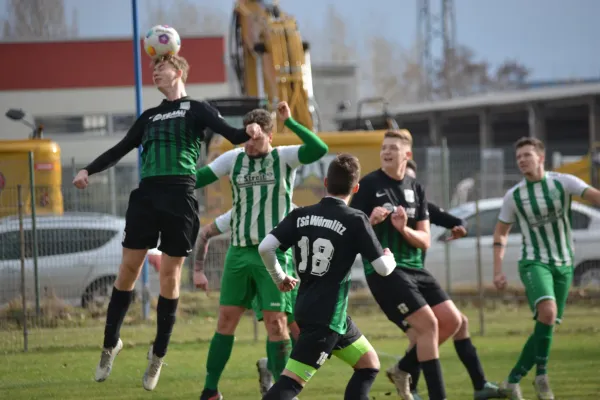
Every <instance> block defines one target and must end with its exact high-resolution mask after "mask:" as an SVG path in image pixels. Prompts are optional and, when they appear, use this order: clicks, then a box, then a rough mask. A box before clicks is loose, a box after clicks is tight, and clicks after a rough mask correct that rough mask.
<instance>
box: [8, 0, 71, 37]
mask: <svg viewBox="0 0 600 400" xmlns="http://www.w3.org/2000/svg"><path fill="white" fill-rule="evenodd" d="M65 11H66V10H65V4H64V1H63V0H8V1H7V3H6V15H7V18H6V19H5V20H4V26H3V29H2V36H3V38H4V39H5V40H6V39H19V40H29V39H63V38H68V37H73V36H77V34H78V29H77V26H78V25H77V20H76V17H77V12H76V11H74V13H73V18H74V19H73V21H70V22H69V21H67V18H66V16H65Z"/></svg>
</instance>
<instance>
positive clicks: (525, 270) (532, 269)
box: [519, 261, 573, 324]
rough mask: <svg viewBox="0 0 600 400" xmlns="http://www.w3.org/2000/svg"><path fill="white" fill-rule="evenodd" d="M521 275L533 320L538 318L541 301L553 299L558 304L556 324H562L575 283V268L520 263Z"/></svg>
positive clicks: (529, 262)
mask: <svg viewBox="0 0 600 400" xmlns="http://www.w3.org/2000/svg"><path fill="white" fill-rule="evenodd" d="M519 275H520V276H521V281H522V282H523V285H524V286H525V294H526V295H527V301H528V302H529V307H531V310H532V311H533V314H534V316H533V318H534V319H536V318H537V305H538V303H539V302H540V301H543V300H548V299H552V300H554V301H555V302H556V309H557V313H556V322H557V323H559V324H560V323H561V322H562V316H563V312H564V311H565V306H566V304H567V298H568V297H569V289H570V288H571V282H572V281H573V267H572V266H570V265H568V266H563V267H555V266H552V265H548V264H544V263H541V262H538V261H521V262H519Z"/></svg>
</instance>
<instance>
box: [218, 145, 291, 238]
mask: <svg viewBox="0 0 600 400" xmlns="http://www.w3.org/2000/svg"><path fill="white" fill-rule="evenodd" d="M299 149H300V145H296V146H278V147H275V148H274V149H273V150H272V151H271V152H270V153H269V154H267V155H266V156H265V157H260V158H253V157H249V156H247V155H246V153H245V151H244V149H243V148H242V147H239V148H235V149H233V150H229V151H227V152H225V153H223V154H222V155H220V156H219V157H217V158H216V159H215V160H214V161H213V162H212V163H210V164H209V165H208V167H209V168H210V169H211V170H212V171H213V173H214V174H215V175H216V176H217V177H219V178H220V177H222V176H225V175H229V181H230V182H231V191H232V198H233V207H232V209H231V223H230V226H231V244H232V245H233V246H240V247H246V246H253V245H258V244H260V242H261V241H262V240H263V239H264V238H265V236H267V235H268V234H269V232H271V230H272V229H273V228H275V226H277V224H278V223H279V222H280V221H281V220H282V219H283V218H284V217H285V216H286V215H288V214H289V213H290V211H291V210H292V195H293V190H294V179H295V178H296V171H297V169H298V167H300V166H301V165H302V164H301V163H300V160H299V159H298V150H299ZM221 222H222V221H220V223H219V225H217V226H218V227H219V229H220V226H222V223H221Z"/></svg>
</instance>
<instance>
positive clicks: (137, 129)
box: [83, 115, 144, 175]
mask: <svg viewBox="0 0 600 400" xmlns="http://www.w3.org/2000/svg"><path fill="white" fill-rule="evenodd" d="M143 117H144V115H142V116H140V117H139V118H138V119H137V120H136V121H135V123H134V124H133V126H132V127H131V128H130V129H129V131H128V132H127V134H126V135H125V137H124V138H123V139H122V140H121V141H120V142H119V143H117V144H116V145H114V146H113V147H111V148H110V149H108V150H107V151H105V152H104V153H102V154H101V155H100V156H98V157H97V158H96V159H95V160H94V161H92V162H91V163H89V164H88V165H87V166H86V167H84V168H83V169H84V170H86V171H87V173H88V175H93V174H97V173H98V172H102V171H104V170H107V169H109V168H110V167H112V166H114V165H115V164H116V163H118V162H119V160H120V159H121V158H123V157H125V155H126V154H127V153H129V152H130V151H131V150H133V149H135V148H136V147H138V146H140V145H141V144H142V136H143V135H144V123H143V122H142V121H143Z"/></svg>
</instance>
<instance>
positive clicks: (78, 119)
mask: <svg viewBox="0 0 600 400" xmlns="http://www.w3.org/2000/svg"><path fill="white" fill-rule="evenodd" d="M35 122H36V124H39V125H42V126H43V127H44V133H45V134H49V135H52V134H82V133H100V134H106V133H107V132H108V131H109V129H108V128H109V126H108V115H106V114H99V115H77V116H41V117H35Z"/></svg>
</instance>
